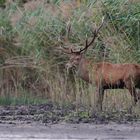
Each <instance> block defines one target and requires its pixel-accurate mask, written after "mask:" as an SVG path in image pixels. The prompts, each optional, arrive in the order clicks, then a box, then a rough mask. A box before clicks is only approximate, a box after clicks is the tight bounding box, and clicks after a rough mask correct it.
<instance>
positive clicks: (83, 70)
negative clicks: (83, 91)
mask: <svg viewBox="0 0 140 140" xmlns="http://www.w3.org/2000/svg"><path fill="white" fill-rule="evenodd" d="M91 67H92V63H91V61H90V60H88V59H86V58H82V59H81V61H80V63H79V66H78V70H77V74H78V76H79V77H80V78H82V79H83V80H85V81H86V82H89V83H91V82H92V81H91V79H90V71H91Z"/></svg>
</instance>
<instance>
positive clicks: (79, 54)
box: [61, 17, 104, 70]
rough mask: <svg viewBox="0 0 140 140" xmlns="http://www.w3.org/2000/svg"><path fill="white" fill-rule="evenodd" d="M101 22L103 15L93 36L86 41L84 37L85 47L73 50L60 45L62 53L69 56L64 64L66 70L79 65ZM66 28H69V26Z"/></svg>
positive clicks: (96, 34)
mask: <svg viewBox="0 0 140 140" xmlns="http://www.w3.org/2000/svg"><path fill="white" fill-rule="evenodd" d="M103 23H104V17H103V18H102V23H101V24H100V26H99V27H98V28H96V29H95V30H94V32H93V38H92V39H91V41H88V39H86V43H85V47H84V48H82V49H80V50H79V51H73V49H71V48H69V49H67V48H64V47H63V48H62V47H61V50H62V51H63V52H64V53H66V54H68V55H69V57H70V58H69V61H68V63H67V64H66V68H67V70H69V69H70V68H72V67H75V68H77V67H78V66H79V64H80V62H81V60H82V59H83V58H84V57H83V54H85V52H86V51H87V49H88V47H89V46H91V45H92V44H93V43H94V41H95V39H96V37H97V36H98V33H99V30H100V29H101V27H102V26H103ZM68 30H70V28H69V29H68Z"/></svg>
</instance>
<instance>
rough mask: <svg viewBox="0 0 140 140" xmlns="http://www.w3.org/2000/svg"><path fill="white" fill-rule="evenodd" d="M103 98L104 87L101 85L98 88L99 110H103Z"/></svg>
mask: <svg viewBox="0 0 140 140" xmlns="http://www.w3.org/2000/svg"><path fill="white" fill-rule="evenodd" d="M103 98H104V89H103V88H102V87H99V88H98V89H97V104H96V106H97V109H98V111H102V104H103Z"/></svg>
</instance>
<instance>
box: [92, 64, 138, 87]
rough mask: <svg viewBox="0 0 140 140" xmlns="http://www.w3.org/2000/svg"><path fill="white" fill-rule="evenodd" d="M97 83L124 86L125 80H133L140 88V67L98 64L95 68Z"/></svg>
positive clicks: (135, 65)
mask: <svg viewBox="0 0 140 140" xmlns="http://www.w3.org/2000/svg"><path fill="white" fill-rule="evenodd" d="M93 69H94V75H95V77H96V78H95V80H96V83H97V84H98V83H99V82H100V83H101V84H104V85H116V84H119V83H120V84H124V81H125V80H129V79H131V80H133V81H134V82H135V85H136V86H137V87H138V86H139V87H140V65H138V64H112V63H107V62H102V63H97V64H96V65H94V66H93Z"/></svg>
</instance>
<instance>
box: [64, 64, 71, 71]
mask: <svg viewBox="0 0 140 140" xmlns="http://www.w3.org/2000/svg"><path fill="white" fill-rule="evenodd" d="M65 67H66V71H67V73H69V70H70V69H71V68H72V65H71V64H70V63H67V64H66V65H65Z"/></svg>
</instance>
